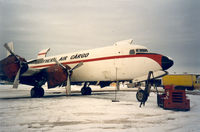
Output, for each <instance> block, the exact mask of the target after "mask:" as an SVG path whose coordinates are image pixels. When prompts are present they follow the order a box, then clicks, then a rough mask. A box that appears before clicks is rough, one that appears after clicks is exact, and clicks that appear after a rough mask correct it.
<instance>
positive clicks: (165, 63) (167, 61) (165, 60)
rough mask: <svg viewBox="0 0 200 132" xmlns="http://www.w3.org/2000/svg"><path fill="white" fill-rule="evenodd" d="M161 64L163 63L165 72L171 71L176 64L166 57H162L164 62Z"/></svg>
mask: <svg viewBox="0 0 200 132" xmlns="http://www.w3.org/2000/svg"><path fill="white" fill-rule="evenodd" d="M161 62H162V69H163V70H167V69H169V68H170V67H171V66H173V64H174V61H173V60H171V59H169V58H168V57H166V56H162V61H161Z"/></svg>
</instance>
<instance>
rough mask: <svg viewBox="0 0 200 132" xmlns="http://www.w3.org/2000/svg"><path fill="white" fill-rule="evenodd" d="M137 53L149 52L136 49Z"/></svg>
mask: <svg viewBox="0 0 200 132" xmlns="http://www.w3.org/2000/svg"><path fill="white" fill-rule="evenodd" d="M136 52H137V53H146V52H148V50H147V49H136Z"/></svg>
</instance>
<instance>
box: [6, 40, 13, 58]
mask: <svg viewBox="0 0 200 132" xmlns="http://www.w3.org/2000/svg"><path fill="white" fill-rule="evenodd" d="M7 44H8V47H9V48H10V50H11V51H12V52H14V46H13V42H8V43H7ZM9 55H10V52H9V51H8V50H7V57H8V56H9Z"/></svg>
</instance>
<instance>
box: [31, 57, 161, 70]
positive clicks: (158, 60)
mask: <svg viewBox="0 0 200 132" xmlns="http://www.w3.org/2000/svg"><path fill="white" fill-rule="evenodd" d="M134 57H147V58H150V59H152V60H154V61H156V62H157V63H158V64H159V65H160V66H161V58H162V55H159V54H136V55H120V56H108V57H101V58H94V59H85V60H78V61H70V62H63V63H62V64H63V65H67V64H76V63H80V62H92V61H101V60H110V59H121V58H134ZM52 65H55V64H46V65H38V66H31V67H30V68H42V67H43V68H46V67H49V66H52Z"/></svg>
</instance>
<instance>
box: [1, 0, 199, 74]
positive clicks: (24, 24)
mask: <svg viewBox="0 0 200 132" xmlns="http://www.w3.org/2000/svg"><path fill="white" fill-rule="evenodd" d="M199 13H200V1H199V0H165V1H163V0H148V1H147V0H67V1H66V0H56V1H55V0H0V59H2V58H3V57H4V56H5V49H4V48H3V44H4V43H5V42H8V41H13V42H14V47H15V52H16V53H17V54H19V55H21V56H23V57H25V58H27V59H32V58H35V57H36V54H37V53H38V52H39V51H40V50H42V49H45V48H49V47H50V48H51V51H50V52H49V54H50V55H54V54H60V53H69V52H74V51H77V50H84V49H92V48H97V47H102V46H108V45H112V44H113V43H114V42H116V41H119V40H124V39H129V38H133V39H134V42H135V43H136V44H141V45H144V46H146V47H148V48H149V49H150V50H151V51H152V52H157V53H162V54H164V55H167V56H170V57H171V58H173V60H174V61H175V65H174V66H173V67H172V68H171V69H170V70H169V71H170V72H178V73H180V72H198V73H199V72H200V52H199V50H200V15H199Z"/></svg>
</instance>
